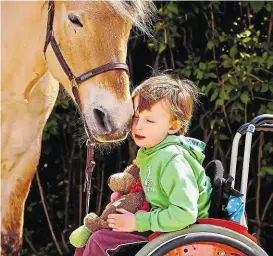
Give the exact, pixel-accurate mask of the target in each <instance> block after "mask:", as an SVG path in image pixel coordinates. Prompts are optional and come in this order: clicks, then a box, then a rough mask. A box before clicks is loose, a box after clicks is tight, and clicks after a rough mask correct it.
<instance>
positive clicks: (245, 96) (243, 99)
mask: <svg viewBox="0 0 273 256" xmlns="http://www.w3.org/2000/svg"><path fill="white" fill-rule="evenodd" d="M240 99H241V101H242V102H243V103H244V104H247V103H248V101H249V96H248V94H247V93H245V92H244V93H242V94H241V95H240Z"/></svg>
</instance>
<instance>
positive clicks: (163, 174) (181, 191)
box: [136, 135, 212, 232]
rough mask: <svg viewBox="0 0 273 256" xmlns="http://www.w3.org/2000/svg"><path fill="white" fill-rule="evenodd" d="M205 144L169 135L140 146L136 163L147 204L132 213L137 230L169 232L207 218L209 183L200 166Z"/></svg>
mask: <svg viewBox="0 0 273 256" xmlns="http://www.w3.org/2000/svg"><path fill="white" fill-rule="evenodd" d="M204 148H205V143H203V142H201V141H199V140H196V139H192V138H187V137H184V136H176V135H169V136H168V137H167V138H166V139H165V140H163V141H162V142H161V143H159V144H158V145H156V146H154V147H152V148H140V149H139V151H138V153H137V158H136V163H137V165H138V167H139V168H140V178H141V183H142V186H143V189H144V192H145V195H146V198H147V201H148V202H149V203H150V205H151V210H150V212H144V211H138V212H137V213H136V227H137V230H138V231H139V232H144V231H148V230H152V231H154V232H156V231H159V232H170V231H175V230H181V229H183V228H185V227H187V226H189V225H190V224H193V223H194V222H195V221H196V219H197V218H207V217H208V210H209V206H210V194H211V190H212V188H211V183H210V179H209V178H208V177H207V176H206V174H205V170H204V168H203V167H202V162H203V160H204V154H203V150H204Z"/></svg>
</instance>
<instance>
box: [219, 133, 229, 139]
mask: <svg viewBox="0 0 273 256" xmlns="http://www.w3.org/2000/svg"><path fill="white" fill-rule="evenodd" d="M219 139H220V140H229V139H230V138H229V137H228V136H227V135H225V134H220V135H219Z"/></svg>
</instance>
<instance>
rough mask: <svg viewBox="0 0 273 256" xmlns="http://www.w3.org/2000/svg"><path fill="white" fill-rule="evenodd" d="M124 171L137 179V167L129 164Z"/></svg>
mask: <svg viewBox="0 0 273 256" xmlns="http://www.w3.org/2000/svg"><path fill="white" fill-rule="evenodd" d="M125 171H126V172H127V173H130V174H131V175H133V176H134V177H135V178H138V177H139V168H138V167H137V165H135V164H131V165H129V166H128V167H127V168H126V169H125Z"/></svg>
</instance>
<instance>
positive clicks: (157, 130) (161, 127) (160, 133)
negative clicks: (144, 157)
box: [131, 96, 179, 148]
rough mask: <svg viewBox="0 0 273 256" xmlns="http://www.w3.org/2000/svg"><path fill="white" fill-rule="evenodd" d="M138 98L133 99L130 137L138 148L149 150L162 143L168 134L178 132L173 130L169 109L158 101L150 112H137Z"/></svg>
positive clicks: (162, 102) (161, 101)
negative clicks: (133, 112)
mask: <svg viewBox="0 0 273 256" xmlns="http://www.w3.org/2000/svg"><path fill="white" fill-rule="evenodd" d="M138 103H139V98H138V97H137V96H136V97H135V98H134V111H135V114H134V117H133V122H132V128H131V129H132V136H133V139H134V141H135V143H136V144H137V145H138V146H139V147H145V148H150V147H153V146H155V145H157V144H159V143H160V142H161V141H163V140H164V139H165V138H166V137H167V136H168V134H174V133H175V132H177V131H178V130H179V128H178V129H173V128H174V126H173V122H172V120H171V115H170V113H169V109H168V107H167V105H166V103H165V102H164V100H160V101H158V102H157V103H155V104H154V105H153V106H152V107H151V109H150V110H143V111H142V112H140V113H139V112H138V111H137V109H138Z"/></svg>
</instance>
